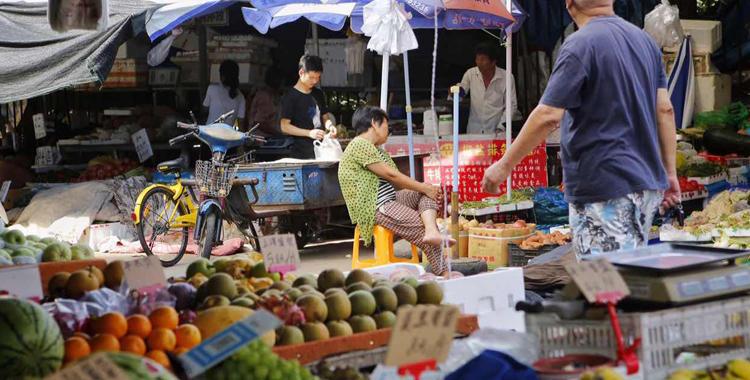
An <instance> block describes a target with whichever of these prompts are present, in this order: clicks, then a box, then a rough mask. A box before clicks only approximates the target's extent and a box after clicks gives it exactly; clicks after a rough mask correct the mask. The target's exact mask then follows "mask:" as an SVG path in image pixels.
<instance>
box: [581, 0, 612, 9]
mask: <svg viewBox="0 0 750 380" xmlns="http://www.w3.org/2000/svg"><path fill="white" fill-rule="evenodd" d="M573 2H574V3H575V4H576V5H577V6H578V7H579V8H582V9H590V8H599V7H607V6H613V5H614V3H615V0H573Z"/></svg>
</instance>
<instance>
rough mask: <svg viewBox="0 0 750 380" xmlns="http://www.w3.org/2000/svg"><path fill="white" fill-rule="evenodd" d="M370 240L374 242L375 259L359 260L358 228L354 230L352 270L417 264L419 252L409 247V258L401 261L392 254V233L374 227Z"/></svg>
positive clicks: (415, 248) (412, 246) (385, 229)
mask: <svg viewBox="0 0 750 380" xmlns="http://www.w3.org/2000/svg"><path fill="white" fill-rule="evenodd" d="M372 240H373V241H374V242H375V258H372V259H364V260H360V259H359V226H357V228H355V229H354V248H353V249H352V269H361V268H370V267H376V266H380V265H386V264H392V263H414V264H419V251H418V250H417V247H416V246H415V245H414V244H412V245H411V258H409V259H402V258H399V257H396V255H394V253H393V231H391V230H389V229H387V228H385V227H381V226H377V225H376V226H375V228H374V229H373V230H372Z"/></svg>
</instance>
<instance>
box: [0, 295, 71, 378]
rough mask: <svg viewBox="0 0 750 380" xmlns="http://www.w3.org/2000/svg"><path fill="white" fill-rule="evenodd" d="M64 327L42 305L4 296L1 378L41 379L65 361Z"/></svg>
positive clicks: (0, 306)
mask: <svg viewBox="0 0 750 380" xmlns="http://www.w3.org/2000/svg"><path fill="white" fill-rule="evenodd" d="M63 353H64V348H63V337H62V334H61V333H60V328H59V327H58V326H57V323H56V322H55V320H54V319H53V318H52V315H51V314H49V313H47V312H46V311H45V310H44V309H42V308H41V306H39V305H37V304H35V303H32V302H30V301H26V300H20V299H16V298H0V378H2V379H19V378H29V377H31V378H41V377H45V376H47V375H49V374H51V373H53V372H55V371H57V370H58V369H60V366H61V365H62V360H63Z"/></svg>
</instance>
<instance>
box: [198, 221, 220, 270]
mask: <svg viewBox="0 0 750 380" xmlns="http://www.w3.org/2000/svg"><path fill="white" fill-rule="evenodd" d="M217 218H218V215H217V214H216V213H215V212H211V213H209V214H208V215H206V220H205V222H204V223H205V225H204V226H203V232H202V233H201V240H200V248H201V249H200V251H201V257H205V258H207V259H210V258H211V250H212V249H213V248H214V244H216V223H217V222H216V219H217Z"/></svg>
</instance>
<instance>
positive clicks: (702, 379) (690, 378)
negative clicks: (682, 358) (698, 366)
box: [669, 369, 712, 380]
mask: <svg viewBox="0 0 750 380" xmlns="http://www.w3.org/2000/svg"><path fill="white" fill-rule="evenodd" d="M711 379H712V377H711V375H709V373H708V372H706V371H695V370H691V369H680V370H677V371H675V372H673V373H672V375H670V376H669V380H711Z"/></svg>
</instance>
